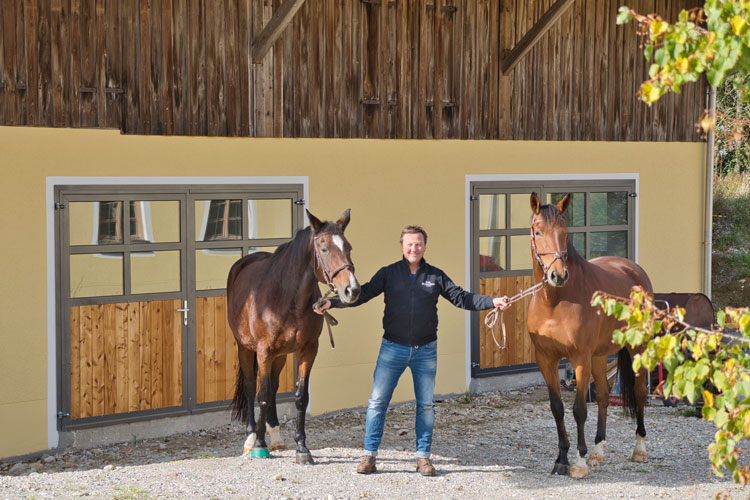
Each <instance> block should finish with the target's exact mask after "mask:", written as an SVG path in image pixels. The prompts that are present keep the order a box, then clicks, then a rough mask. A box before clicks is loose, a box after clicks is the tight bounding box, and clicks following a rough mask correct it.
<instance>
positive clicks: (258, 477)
mask: <svg viewBox="0 0 750 500" xmlns="http://www.w3.org/2000/svg"><path fill="white" fill-rule="evenodd" d="M564 396H565V400H566V425H567V426H568V433H569V436H570V437H571V442H573V443H574V442H575V422H574V420H573V416H572V413H571V411H572V393H569V392H566V393H565V394H564ZM689 409H690V408H689V407H684V406H683V407H677V408H666V407H663V406H661V404H654V405H653V406H650V407H648V408H647V410H646V430H647V432H648V436H647V448H648V453H649V460H648V462H647V463H644V464H637V463H633V462H631V461H630V460H629V458H630V455H631V453H632V451H633V447H634V434H635V424H634V422H632V421H631V420H629V419H628V418H625V417H623V416H622V415H621V413H620V411H621V410H619V409H618V408H617V407H610V411H609V419H608V424H609V425H608V429H607V437H608V439H607V441H608V445H607V449H606V452H605V458H606V463H605V464H604V465H603V466H600V467H596V468H591V471H590V475H589V477H588V478H586V479H582V480H575V479H571V478H570V477H560V476H551V475H550V474H549V471H550V470H552V465H553V462H554V459H555V457H556V455H557V437H556V436H557V434H556V432H555V425H554V420H553V419H552V416H551V414H550V411H549V403H548V401H547V391H546V389H545V388H540V387H532V388H527V389H523V390H517V391H510V392H493V393H485V394H481V395H476V396H474V397H473V398H471V397H465V396H462V397H453V398H448V399H444V400H439V401H438V402H437V405H436V429H435V438H434V443H433V449H432V452H433V461H434V463H435V465H436V467H437V468H438V471H439V475H438V476H437V477H433V478H426V477H422V476H420V475H418V474H416V473H415V472H414V464H415V459H414V452H413V448H414V426H413V422H414V405H413V404H405V405H400V406H397V407H395V408H392V409H391V410H390V411H389V414H388V420H387V422H386V432H385V436H384V439H383V445H382V447H381V449H380V456H379V457H378V469H379V472H378V473H376V474H372V475H369V476H364V475H359V474H356V473H355V472H354V467H355V465H356V463H357V462H358V459H359V456H360V453H361V449H360V447H361V443H362V436H363V433H364V412H363V410H362V409H359V410H349V411H344V412H339V413H336V414H331V415H326V416H320V417H315V418H310V419H308V425H307V435H308V440H307V443H308V446H309V447H310V449H311V451H312V453H313V456H314V458H315V460H316V462H317V463H316V465H313V466H301V465H297V464H295V463H294V441H293V439H292V436H293V432H294V429H293V422H288V423H284V424H283V425H282V433H283V437H284V440H285V441H286V443H287V446H289V448H290V449H289V450H288V451H282V452H275V453H274V456H273V458H272V459H269V460H263V459H249V458H245V457H242V456H241V453H242V444H243V441H244V432H243V430H242V428H241V427H240V426H237V425H228V426H225V427H223V428H220V429H209V430H203V431H199V432H190V433H184V434H178V435H174V436H171V437H168V438H160V439H149V440H142V441H135V442H133V441H131V442H127V443H121V444H118V445H113V446H109V447H106V448H97V449H89V450H80V449H73V450H68V451H66V452H65V453H64V454H61V455H55V456H44V457H42V458H41V459H39V460H37V461H34V462H19V463H3V464H0V499H5V498H8V499H20V498H25V499H32V498H33V499H42V498H55V499H57V498H108V499H163V498H164V499H165V498H174V499H185V498H201V499H261V498H263V499H265V498H268V499H287V498H289V499H308V498H309V499H325V500H330V499H338V500H341V499H346V498H348V499H355V498H368V499H375V498H389V499H401V498H404V499H407V498H408V499H411V498H420V499H445V500H448V499H456V500H458V499H486V498H493V499H506V498H507V499H509V498H519V499H526V498H533V499H555V500H558V499H560V498H571V499H577V500H578V499H583V500H586V499H592V500H593V499H596V500H599V499H608V498H615V499H617V498H637V499H641V498H671V499H681V500H685V499H702V498H722V499H729V498H732V499H746V498H750V490H748V489H743V488H741V487H740V486H737V485H735V484H733V483H732V482H731V480H730V479H728V478H717V477H715V476H713V475H712V474H711V472H710V468H709V460H708V456H707V452H706V446H707V445H708V443H710V442H711V440H712V439H713V434H714V427H713V424H711V423H709V422H704V421H702V420H700V419H697V418H695V417H692V416H686V415H685V413H687V411H686V410H689ZM586 427H587V433H586V437H587V440H588V445H589V450H591V449H592V448H593V436H594V434H595V427H596V406H595V405H594V404H589V419H588V422H587V424H586ZM573 453H574V445H573V448H571V452H570V454H569V458H570V459H571V460H572V458H573Z"/></svg>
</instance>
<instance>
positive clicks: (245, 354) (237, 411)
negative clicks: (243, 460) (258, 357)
mask: <svg viewBox="0 0 750 500" xmlns="http://www.w3.org/2000/svg"><path fill="white" fill-rule="evenodd" d="M237 357H238V360H239V365H240V366H239V373H238V374H237V387H236V389H235V395H234V401H233V402H232V405H233V406H234V415H235V416H236V417H238V418H241V419H242V420H243V421H244V423H245V425H246V426H247V427H246V429H247V439H246V440H245V445H244V446H243V451H242V453H243V454H244V455H247V454H249V453H250V452H251V450H252V449H253V445H254V444H255V368H256V366H255V352H253V351H250V350H247V349H245V348H243V347H242V346H239V347H238V349H237Z"/></svg>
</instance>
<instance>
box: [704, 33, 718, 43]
mask: <svg viewBox="0 0 750 500" xmlns="http://www.w3.org/2000/svg"><path fill="white" fill-rule="evenodd" d="M706 38H707V39H708V44H709V45H711V44H712V43H714V40H716V33H715V32H714V31H709V32H708V35H707V36H706Z"/></svg>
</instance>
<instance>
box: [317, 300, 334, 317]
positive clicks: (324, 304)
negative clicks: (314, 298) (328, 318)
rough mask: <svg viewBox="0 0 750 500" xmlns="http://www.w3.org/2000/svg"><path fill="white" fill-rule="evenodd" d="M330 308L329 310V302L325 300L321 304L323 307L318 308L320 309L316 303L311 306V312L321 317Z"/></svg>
mask: <svg viewBox="0 0 750 500" xmlns="http://www.w3.org/2000/svg"><path fill="white" fill-rule="evenodd" d="M330 308H331V301H330V300H326V301H325V302H323V305H322V306H320V307H318V303H317V302H316V303H315V304H313V311H315V312H316V313H318V314H320V315H321V316H322V315H323V313H324V312H326V311H327V310H328V309H330Z"/></svg>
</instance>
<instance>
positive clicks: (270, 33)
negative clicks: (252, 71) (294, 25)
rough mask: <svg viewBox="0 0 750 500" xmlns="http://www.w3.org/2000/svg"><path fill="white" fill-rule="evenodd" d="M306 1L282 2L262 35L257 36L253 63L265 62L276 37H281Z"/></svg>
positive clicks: (253, 47)
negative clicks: (264, 59)
mask: <svg viewBox="0 0 750 500" xmlns="http://www.w3.org/2000/svg"><path fill="white" fill-rule="evenodd" d="M304 2H305V0H286V1H285V2H284V3H282V4H281V7H279V8H278V9H277V10H276V11H275V12H274V13H273V17H272V18H271V20H270V21H268V24H266V27H265V28H263V31H261V33H260V35H258V36H257V37H256V38H255V40H254V41H253V46H252V47H251V48H250V52H251V54H252V59H253V64H260V63H262V62H263V58H264V57H265V55H266V53H267V52H268V49H270V48H271V45H273V44H274V42H275V41H276V39H277V38H279V36H280V35H281V32H282V31H284V28H286V27H287V25H288V24H289V22H290V21H291V20H292V18H293V17H294V14H296V13H297V11H298V10H299V8H300V7H302V4H303V3H304Z"/></svg>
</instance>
